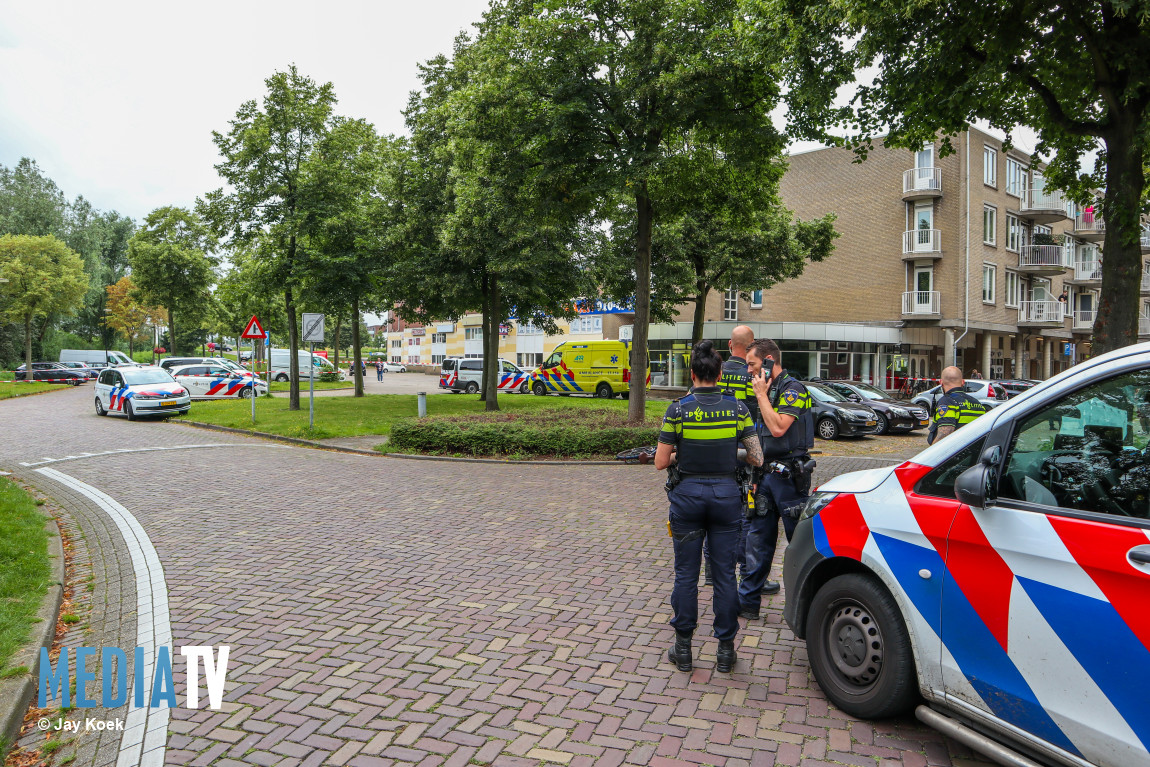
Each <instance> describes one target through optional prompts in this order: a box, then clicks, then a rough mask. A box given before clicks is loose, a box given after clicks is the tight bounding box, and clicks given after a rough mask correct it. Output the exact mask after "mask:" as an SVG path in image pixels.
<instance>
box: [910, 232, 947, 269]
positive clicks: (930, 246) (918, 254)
mask: <svg viewBox="0 0 1150 767" xmlns="http://www.w3.org/2000/svg"><path fill="white" fill-rule="evenodd" d="M918 258H942V237H941V236H940V232H939V230H938V229H911V230H910V231H907V232H903V233H902V260H903V261H913V260H915V259H918Z"/></svg>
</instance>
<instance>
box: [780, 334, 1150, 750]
mask: <svg viewBox="0 0 1150 767" xmlns="http://www.w3.org/2000/svg"><path fill="white" fill-rule="evenodd" d="M783 583H784V588H785V593H786V603H785V608H784V613H783V615H784V618H785V619H786V622H787V624H788V625H789V626H790V627H791V630H792V631H794V633H795V635H796V636H797V637H798V638H799V639H804V640H805V641H806V645H807V656H808V657H809V658H810V663H811V668H812V670H813V671H814V676H815V679H816V680H817V681H818V683H819V686H820V687H821V688H822V689H823V691H824V692H825V693H826V695H827V697H828V698H829V699H830V700H831V701H832V702H833V703H834V704H835V705H836V706H838V707H839V708H840V709H842V710H843V711H845V712H846V713H847V714H851V715H854V716H861V717H868V718H886V717H890V716H896V715H898V714H900V713H904V712H907V711H909V710H911V709H914V711H915V713H916V715H917V716H918V718H919V719H921V720H922V721H924V722H926V723H927V724H930V725H932V726H934V727H936V728H938V729H939V730H941V731H942V732H944V733H946V734H947V735H948V736H950V737H952V738H955V739H957V740H959V741H961V742H963V743H965V744H967V745H968V746H971V747H972V748H974V749H975V750H978V751H980V752H982V753H983V754H986V755H988V756H990V757H991V758H993V759H994V760H995V761H998V762H1001V763H1002V764H1015V765H1023V764H1026V765H1029V764H1034V761H1035V760H1037V761H1039V762H1042V763H1047V764H1062V765H1073V766H1074V767H1083V766H1084V765H1105V766H1106V767H1118V765H1146V764H1150V705H1147V700H1146V692H1147V681H1148V680H1150V617H1148V616H1150V344H1139V345H1136V346H1127V347H1125V348H1122V349H1117V350H1115V351H1113V352H1110V353H1108V354H1105V355H1102V356H1099V357H1096V358H1094V359H1091V360H1089V361H1087V362H1083V363H1081V364H1079V365H1076V366H1075V367H1072V368H1070V369H1069V370H1067V371H1065V372H1063V373H1061V374H1059V375H1057V376H1055V377H1054V378H1052V379H1050V380H1048V381H1045V382H1043V383H1041V384H1039V385H1038V386H1036V387H1034V388H1032V389H1029V390H1027V391H1026V392H1024V393H1022V394H1019V395H1018V396H1017V397H1015V398H1014V399H1011V400H1010V401H1009V402H1005V403H1003V404H1002V405H1000V406H998V407H996V408H994V409H993V410H991V411H990V412H988V413H986V414H985V415H983V416H980V417H979V418H978V419H976V420H975V421H973V422H972V423H970V424H968V425H966V426H963V427H962V428H961V429H959V430H957V431H955V432H954V433H953V434H950V435H949V436H947V437H944V438H942V439H940V440H938V441H936V442H935V443H934V444H933V445H932V446H931V447H929V448H927V449H926V450H924V451H923V452H921V453H919V454H918V455H916V456H915V457H914V458H911V459H910V460H908V461H905V462H904V463H902V464H900V465H898V466H894V467H891V468H883V469H871V470H869V471H863V472H856V473H852V474H844V475H840V476H838V477H835V478H834V479H832V480H830V481H829V482H827V483H825V484H823V485H822V486H821V487H819V488H818V490H817V492H815V493H814V494H813V495H812V496H811V498H810V500H809V501H808V502H807V505H806V506H805V507H804V509H803V511H802V514H801V519H800V520H799V522H798V525H797V526H796V529H795V533H794V537H793V539H792V540H791V542H790V544H789V545H788V547H787V550H786V557H785V559H784V564H783Z"/></svg>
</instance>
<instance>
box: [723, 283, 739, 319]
mask: <svg viewBox="0 0 1150 767" xmlns="http://www.w3.org/2000/svg"><path fill="white" fill-rule="evenodd" d="M738 319H739V291H738V290H737V289H736V288H731V289H730V290H728V291H727V292H726V293H724V294H723V320H724V321H726V322H736V321H737V320H738Z"/></svg>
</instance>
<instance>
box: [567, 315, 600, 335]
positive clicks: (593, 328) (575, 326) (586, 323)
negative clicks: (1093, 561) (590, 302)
mask: <svg viewBox="0 0 1150 767" xmlns="http://www.w3.org/2000/svg"><path fill="white" fill-rule="evenodd" d="M571 332H572V333H602V332H603V316H602V315H599V314H597V315H595V316H593V317H579V318H578V319H575V320H572V321H571Z"/></svg>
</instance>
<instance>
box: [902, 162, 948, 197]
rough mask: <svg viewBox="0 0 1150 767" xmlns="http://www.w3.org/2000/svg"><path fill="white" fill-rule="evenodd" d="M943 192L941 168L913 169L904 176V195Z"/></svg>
mask: <svg viewBox="0 0 1150 767" xmlns="http://www.w3.org/2000/svg"><path fill="white" fill-rule="evenodd" d="M912 192H942V169H941V168H911V169H910V170H908V171H906V172H905V173H903V174H902V193H903V194H911V193H912Z"/></svg>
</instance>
